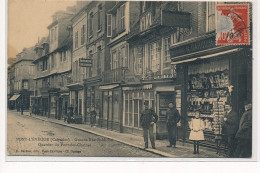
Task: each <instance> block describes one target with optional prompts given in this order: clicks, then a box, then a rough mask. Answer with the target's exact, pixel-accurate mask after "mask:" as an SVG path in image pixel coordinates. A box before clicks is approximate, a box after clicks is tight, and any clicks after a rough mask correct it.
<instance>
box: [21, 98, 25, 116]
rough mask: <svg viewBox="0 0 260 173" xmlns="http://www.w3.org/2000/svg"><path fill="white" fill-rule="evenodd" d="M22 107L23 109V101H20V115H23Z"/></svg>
mask: <svg viewBox="0 0 260 173" xmlns="http://www.w3.org/2000/svg"><path fill="white" fill-rule="evenodd" d="M23 109H24V104H23V101H22V102H21V115H23Z"/></svg>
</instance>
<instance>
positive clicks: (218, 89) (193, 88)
mask: <svg viewBox="0 0 260 173" xmlns="http://www.w3.org/2000/svg"><path fill="white" fill-rule="evenodd" d="M228 86H229V62H228V61H217V62H216V61H215V62H211V63H207V64H205V63H204V64H199V65H191V66H189V70H188V93H187V101H188V105H189V107H188V111H187V114H188V117H189V118H192V117H193V116H194V115H195V111H196V110H199V111H200V113H201V118H202V119H203V120H204V123H205V131H208V132H211V133H213V134H215V135H220V134H221V131H222V124H223V120H224V116H225V114H226V112H225V110H227V109H228V108H229V106H228V105H226V102H227V100H228V97H229V92H228Z"/></svg>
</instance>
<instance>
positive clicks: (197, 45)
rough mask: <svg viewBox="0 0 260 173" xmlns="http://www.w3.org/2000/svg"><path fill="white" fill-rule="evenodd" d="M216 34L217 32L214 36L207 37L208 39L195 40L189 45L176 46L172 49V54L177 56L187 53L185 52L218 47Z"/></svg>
mask: <svg viewBox="0 0 260 173" xmlns="http://www.w3.org/2000/svg"><path fill="white" fill-rule="evenodd" d="M214 36H215V34H214V35H213V36H212V37H210V38H207V39H203V40H200V41H194V42H192V43H190V44H187V45H183V46H179V47H175V48H173V49H172V50H171V55H172V56H173V57H177V56H180V55H185V54H189V53H194V52H198V51H201V50H206V49H209V48H214V47H216V41H215V37H214ZM197 40H198V39H197Z"/></svg>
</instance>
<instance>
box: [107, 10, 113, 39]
mask: <svg viewBox="0 0 260 173" xmlns="http://www.w3.org/2000/svg"><path fill="white" fill-rule="evenodd" d="M107 37H112V14H107Z"/></svg>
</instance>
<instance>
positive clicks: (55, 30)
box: [54, 26, 57, 41]
mask: <svg viewBox="0 0 260 173" xmlns="http://www.w3.org/2000/svg"><path fill="white" fill-rule="evenodd" d="M54 40H55V41H56V40H57V26H55V28H54Z"/></svg>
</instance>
